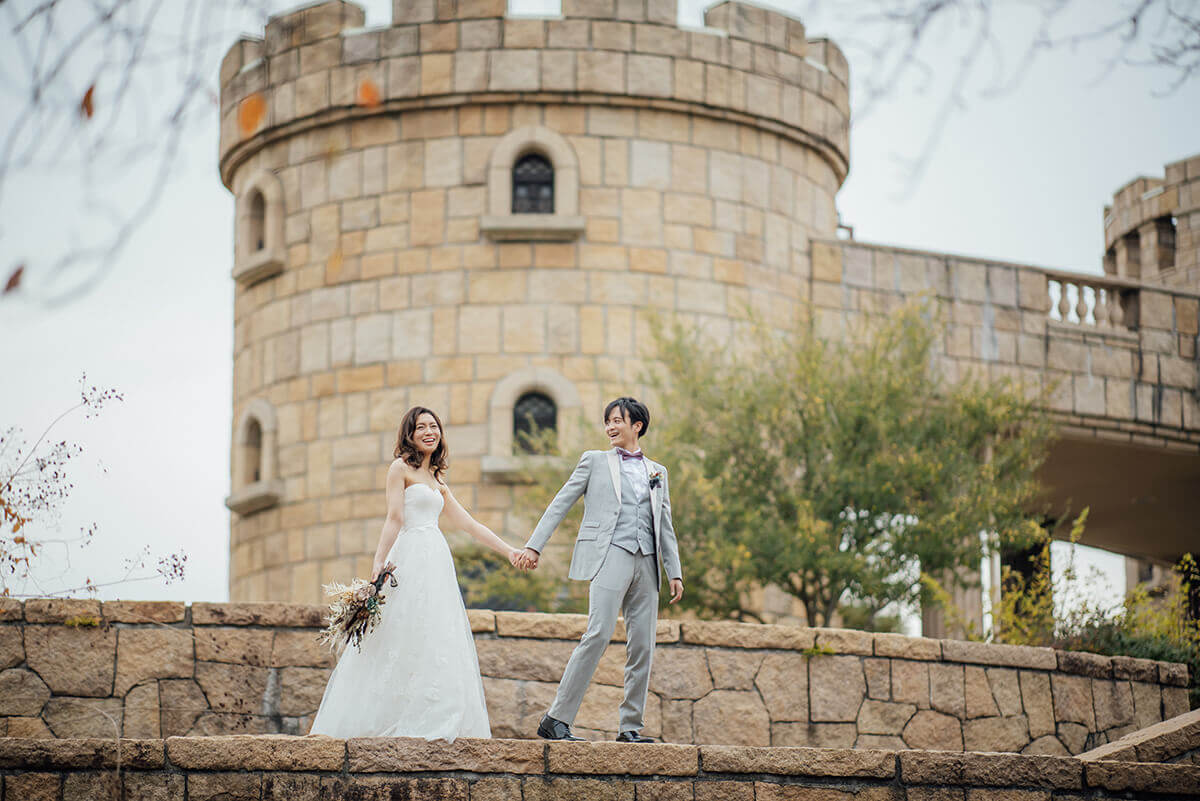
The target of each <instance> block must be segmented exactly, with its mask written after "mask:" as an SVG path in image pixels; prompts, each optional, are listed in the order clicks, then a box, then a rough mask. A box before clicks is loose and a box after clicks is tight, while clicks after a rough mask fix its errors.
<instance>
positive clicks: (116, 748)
mask: <svg viewBox="0 0 1200 801" xmlns="http://www.w3.org/2000/svg"><path fill="white" fill-rule="evenodd" d="M118 757H119V758H118ZM118 764H120V765H122V766H123V767H126V768H161V767H162V766H163V764H164V760H163V741H162V740H119V741H115V740H101V739H98V738H88V739H78V740H48V739H27V738H24V737H0V768H21V769H23V770H29V769H38V770H62V769H80V768H93V769H107V768H115V767H116V766H117V765H118Z"/></svg>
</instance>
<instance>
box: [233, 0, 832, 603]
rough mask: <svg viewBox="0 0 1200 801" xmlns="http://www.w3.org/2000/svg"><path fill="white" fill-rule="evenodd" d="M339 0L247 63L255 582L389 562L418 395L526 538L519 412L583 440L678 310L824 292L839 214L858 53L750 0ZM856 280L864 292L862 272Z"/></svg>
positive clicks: (274, 591) (240, 309)
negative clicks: (518, 10)
mask: <svg viewBox="0 0 1200 801" xmlns="http://www.w3.org/2000/svg"><path fill="white" fill-rule="evenodd" d="M505 7H506V2H505V0H395V2H394V4H393V21H392V25H391V26H389V27H387V28H381V29H366V28H363V27H362V25H363V22H364V14H363V11H362V9H361V8H359V7H358V6H355V5H353V4H351V3H345V2H336V1H335V2H324V3H320V4H317V5H313V6H310V7H307V8H304V9H302V10H298V11H295V12H293V13H290V14H285V15H282V16H279V17H275V18H273V19H272V20H271V21H270V22H269V23H268V25H267V28H266V35H265V38H264V39H242V40H240V41H239V42H237V43H236V44H235V45H234V46H233V48H232V49H231V50H230V51H229V53H228V54H227V55H226V57H225V59H224V61H223V63H222V65H221V114H222V117H221V138H220V171H221V178H222V180H223V181H224V183H225V185H226V186H227V187H228V188H229V189H230V191H231V192H233V194H234V196H235V198H236V204H237V215H236V216H237V224H236V256H235V266H234V278H235V280H236V291H235V337H234V349H235V355H234V380H233V394H234V397H233V408H234V429H233V432H232V436H233V464H232V476H233V487H232V493H231V495H230V497H229V498H228V499H227V504H228V505H229V507H230V508H231V509H232V510H233V512H234V515H233V522H232V531H231V540H230V548H231V565H230V596H231V598H232V599H234V600H257V599H271V600H290V601H302V602H316V601H318V600H319V599H320V597H321V596H320V592H321V591H320V585H321V584H322V582H325V581H328V580H329V579H330V578H333V577H342V578H344V577H348V576H350V575H351V574H355V573H357V574H359V575H361V574H364V573H366V572H368V570H369V567H370V559H371V555H372V553H373V551H374V547H375V543H376V539H377V537H378V532H379V527H380V524H381V522H382V519H383V512H384V507H383V493H382V490H381V488H382V487H383V485H384V477H385V475H386V470H387V466H388V464H389V463H390V461H391V457H392V448H393V446H394V441H395V436H396V428H397V425H398V423H399V420H400V417H401V415H402V414H403V413H404V411H405V410H406V409H407V408H408V407H409V406H410V405H411V404H416V403H420V404H423V405H426V406H430V407H432V408H434V409H437V410H438V411H439V413H440V414H441V415H442V417H443V421H444V422H445V423H446V426H447V438H448V442H449V445H450V447H451V456H452V473H451V476H450V479H451V484H452V486H453V487H454V488H455V492H456V495H457V496H458V498H459V499H460V500H461V501H462V502H463V503H464V505H465V506H467V508H468V509H470V510H471V511H472V512H473V513H474V514H475V515H476V516H477V517H478V518H479V519H481V520H482V521H484V522H485V523H487V524H488V525H489V526H491V527H492V528H494V529H495V530H496V531H497V532H500V533H502V534H503V535H506V536H507V538H508V539H509V540H510V541H512V542H514V543H516V542H520V541H522V540H523V539H524V536H525V535H526V533H527V531H528V526H529V525H530V522H531V521H529V520H528V518H527V517H522V516H520V515H518V514H517V513H516V511H514V510H513V508H512V497H513V484H512V483H511V481H512V470H513V466H514V459H513V454H514V425H515V420H516V419H522V420H523V419H526V418H525V415H526V413H530V414H532V415H533V416H534V417H535V419H537V420H539V421H541V422H542V423H543V424H547V423H556V424H557V425H558V427H559V428H560V429H561V431H560V433H561V434H563V436H562V437H561V438H560V440H569V441H572V446H577V445H580V444H585V443H586V442H588V441H591V440H589V439H586V438H581V435H580V433H579V432H572V431H570V430H569V429H571V427H572V426H571V421H573V420H577V419H580V418H581V416H582V418H584V419H588V420H593V419H594V420H595V421H596V424H597V425H598V424H599V417H600V412H601V410H602V407H603V402H604V401H605V400H607V399H608V398H609V397H610V396H615V395H617V394H623V393H627V392H630V391H634V392H636V391H638V389H639V388H638V387H637V386H636V385H634V386H631V385H630V383H629V378H630V377H633V376H636V375H637V374H638V372H639V366H640V362H639V354H641V353H643V348H644V346H645V345H646V341H647V337H648V333H647V329H648V323H647V320H648V315H649V313H650V312H651V311H653V310H666V311H668V312H670V313H674V314H677V315H679V316H681V317H682V318H683V319H685V320H686V321H688V322H689V323H690V324H694V325H696V326H705V327H710V328H716V329H718V330H719V329H720V328H721V327H728V326H729V325H730V324H731V321H732V320H733V319H734V318H735V317H736V316H737V315H738V313H739V312H738V310H739V309H744V308H747V307H749V308H753V309H755V310H756V311H758V312H760V313H762V314H765V315H768V316H769V317H770V319H775V320H779V321H781V322H783V321H786V320H789V319H791V318H792V316H793V315H794V314H795V312H796V309H797V301H800V300H803V299H806V298H807V297H808V296H809V292H810V289H809V287H810V285H811V284H812V282H811V281H810V280H809V276H810V274H811V265H810V260H811V259H810V253H811V248H810V247H809V239H810V237H822V238H831V237H833V236H834V234H835V232H836V226H837V215H836V212H835V208H834V196H835V193H836V192H837V190H838V188H839V186H840V185H841V183H842V181H843V179H844V178H845V176H846V172H847V169H848V157H849V144H848V122H849V99H848V92H847V65H846V61H845V59H844V57H843V55H842V53H841V52H840V51H839V50H838V48H837V47H836V46H835V45H834V44H833V43H831V42H829V41H826V40H823V39H809V38H807V36H806V33H805V30H804V26H803V25H802V24H801V23H800V22H799V21H797V20H795V19H790V18H788V17H786V16H783V15H781V14H777V13H774V12H771V11H766V10H763V9H761V8H757V7H754V6H749V5H743V4H741V3H737V2H727V3H723V4H720V5H717V6H715V7H713V8H710V9H709V10H708V11H707V13H706V15H705V23H706V27H705V28H702V29H682V28H680V27H678V26H677V25H676V17H677V14H676V5H675V0H563V6H562V14H561V16H559V17H554V18H549V19H530V18H520V19H515V18H514V19H506V18H505ZM839 297H840V296H839Z"/></svg>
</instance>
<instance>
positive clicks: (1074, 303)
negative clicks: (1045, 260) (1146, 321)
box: [1043, 270, 1142, 333]
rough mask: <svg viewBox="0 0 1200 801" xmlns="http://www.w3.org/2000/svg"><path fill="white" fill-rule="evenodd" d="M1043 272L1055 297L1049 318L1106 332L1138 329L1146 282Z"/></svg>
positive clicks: (1051, 271) (1050, 291) (1052, 300)
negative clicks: (1140, 302) (1138, 315)
mask: <svg viewBox="0 0 1200 801" xmlns="http://www.w3.org/2000/svg"><path fill="white" fill-rule="evenodd" d="M1043 272H1044V273H1045V274H1046V283H1047V286H1048V291H1049V295H1050V300H1051V305H1050V313H1049V319H1051V320H1054V321H1055V322H1060V323H1072V324H1075V325H1079V326H1085V327H1090V328H1093V329H1095V330H1097V331H1101V332H1105V333H1108V332H1122V331H1130V330H1136V329H1137V322H1138V321H1137V308H1138V306H1137V301H1138V292H1139V290H1140V289H1141V288H1142V284H1140V283H1138V282H1137V281H1126V280H1123V279H1120V278H1111V277H1100V276H1093V275H1081V274H1079V273H1068V272H1059V271H1054V270H1044V271H1043Z"/></svg>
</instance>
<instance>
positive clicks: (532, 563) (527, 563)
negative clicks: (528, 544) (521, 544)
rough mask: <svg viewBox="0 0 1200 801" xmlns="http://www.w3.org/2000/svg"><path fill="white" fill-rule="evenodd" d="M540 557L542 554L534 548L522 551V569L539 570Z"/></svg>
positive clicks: (520, 557)
mask: <svg viewBox="0 0 1200 801" xmlns="http://www.w3.org/2000/svg"><path fill="white" fill-rule="evenodd" d="M540 556H541V554H539V553H538V552H537V551H535V550H533V549H532V548H526V549H525V550H523V551H521V555H520V556H519V557H518V558H519V559H520V560H521V567H522V568H523V569H525V570H537V566H538V558H539V557H540Z"/></svg>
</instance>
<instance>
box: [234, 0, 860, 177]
mask: <svg viewBox="0 0 1200 801" xmlns="http://www.w3.org/2000/svg"><path fill="white" fill-rule="evenodd" d="M505 10H506V3H505V1H504V0H415V1H414V0H397V2H395V3H394V6H393V24H392V25H391V26H389V27H386V28H375V29H365V28H362V25H363V22H364V14H363V11H362V9H361V8H360V7H358V6H356V5H354V4H352V3H347V2H342V0H334V1H333V2H326V3H321V4H319V5H314V6H310V7H307V8H304V9H301V10H298V11H294V12H291V13H288V14H283V15H280V16H277V17H273V18H272V19H271V20H270V22H269V23H268V24H267V27H266V32H265V38H264V39H263V40H256V39H250V38H244V39H241V40H239V41H238V42H237V43H236V44H235V45H234V46H233V47H232V48H231V49H230V50H229V52H228V53H227V55H226V56H225V59H224V61H223V62H222V65H221V108H222V128H221V171H222V177H223V178H224V180H225V182H226V184H227V185H228V184H229V181H230V176H231V175H232V172H233V170H234V168H235V167H236V165H237V164H238V163H241V162H242V161H244V160H245V159H246V158H248V157H249V156H250V155H251V154H252V153H253V152H255V151H257V149H258V148H259V147H261V146H262V145H263V144H265V143H267V142H269V141H271V140H272V139H273V138H274V137H275V136H276V135H282V136H290V135H293V134H294V133H296V132H298V131H300V130H304V129H305V128H306V127H310V126H313V125H326V124H329V123H331V122H333V121H336V120H337V119H348V118H349V119H352V118H357V117H363V116H371V115H375V114H386V113H397V112H403V111H405V110H409V109H413V108H421V107H428V106H430V105H436V106H439V107H450V106H456V105H467V104H474V103H484V104H487V103H511V102H514V101H525V100H530V101H534V102H555V103H576V104H588V105H595V104H597V103H600V104H609V105H616V106H626V107H643V108H644V107H651V108H662V109H666V110H673V111H686V112H690V113H694V114H700V115H704V116H707V117H713V118H717V119H727V120H733V121H737V122H743V123H750V124H752V125H755V126H756V127H759V128H762V129H764V130H767V131H770V132H772V133H775V134H778V135H781V136H784V137H786V138H789V139H792V140H794V141H797V142H799V143H801V144H803V145H805V146H808V147H813V148H815V149H816V150H817V151H818V152H819V153H821V155H822V156H823V157H824V158H825V159H826V160H827V161H828V162H829V164H830V166H831V167H832V169H833V171H834V173H835V174H836V175H837V177H838V181H839V182H840V181H841V180H842V179H844V177H845V174H846V172H847V169H848V164H849V141H848V130H849V112H850V108H849V92H848V68H847V63H846V59H845V57H844V56H843V55H842V53H841V51H840V50H839V49H838V48H837V47H836V46H835V45H833V44H832V43H831V42H829V41H828V40H825V39H813V40H809V39H807V38H806V32H805V28H804V25H803V24H802V23H801V22H800V21H799V20H796V19H792V18H790V17H788V16H786V15H784V14H781V13H778V12H775V11H769V10H767V9H763V8H760V7H757V6H753V5H749V4H746V3H740V2H727V3H722V4H720V5H717V6H714V7H712V8H710V9H708V10H707V12H706V14H705V22H706V25H707V27H706V28H700V29H696V28H682V27H679V26H678V25H677V24H676V23H675V19H676V4H675V2H674V0H563V7H562V15H561V16H559V17H554V18H530V17H520V18H509V17H506V16H505ZM364 82H366V83H369V85H370V87H371V88H370V91H369V92H368V99H367V100H366V101H365V102H364V98H363V96H362V91H361V89H362V86H363V84H364ZM246 103H252V104H254V106H255V108H254V111H255V113H254V114H250V115H247V114H245V113H243V114H241V115H240V116H239V111H241V110H242V108H243V104H246Z"/></svg>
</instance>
